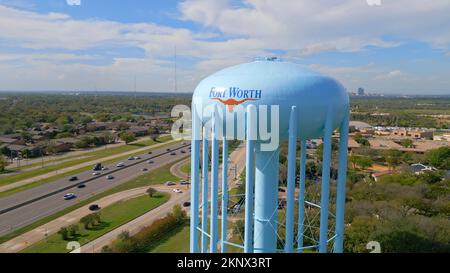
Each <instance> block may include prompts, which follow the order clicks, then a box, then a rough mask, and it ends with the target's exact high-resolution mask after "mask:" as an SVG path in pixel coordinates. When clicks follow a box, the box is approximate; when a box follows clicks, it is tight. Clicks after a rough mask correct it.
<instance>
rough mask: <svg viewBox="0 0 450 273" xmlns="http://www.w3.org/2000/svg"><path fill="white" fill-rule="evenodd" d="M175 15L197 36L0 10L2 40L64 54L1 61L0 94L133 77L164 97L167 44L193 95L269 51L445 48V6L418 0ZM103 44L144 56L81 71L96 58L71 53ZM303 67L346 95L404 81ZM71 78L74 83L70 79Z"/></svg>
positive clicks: (270, 4) (277, 4) (204, 8)
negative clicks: (405, 44)
mask: <svg viewBox="0 0 450 273" xmlns="http://www.w3.org/2000/svg"><path fill="white" fill-rule="evenodd" d="M0 1H1V0H0ZM0 3H1V2H0ZM71 3H72V2H71ZM233 3H234V2H233ZM178 8H179V12H180V14H179V16H180V18H181V19H182V20H189V21H194V22H196V23H198V24H199V25H200V28H199V29H201V30H200V31H198V32H194V31H191V30H189V29H185V28H174V27H167V26H163V25H157V24H154V23H121V22H116V21H110V20H100V19H89V20H77V19H74V18H72V17H70V16H68V15H67V14H62V13H47V14H42V13H37V12H33V11H24V10H19V9H15V8H11V7H6V6H2V5H0V25H2V26H9V27H7V28H3V27H2V28H0V39H1V40H2V41H8V43H9V44H12V45H14V46H17V48H27V49H33V50H36V51H38V52H47V51H48V52H50V51H49V50H51V49H57V50H58V52H60V51H63V52H66V51H68V52H70V53H64V54H62V53H58V54H55V53H39V54H34V53H33V54H0V81H1V82H2V87H1V89H69V90H70V89H75V88H76V89H81V90H84V89H86V90H92V89H93V88H94V86H97V88H98V89H100V90H124V89H130V87H131V86H132V78H133V75H138V79H141V80H138V81H139V82H140V85H141V86H142V87H143V89H145V90H154V91H166V90H172V86H173V80H172V79H173V68H172V67H171V63H170V62H168V61H167V60H169V59H171V58H172V56H173V51H174V45H177V49H178V53H179V54H180V55H182V56H181V57H184V58H188V59H190V60H192V63H193V65H192V67H189V68H188V69H183V68H182V67H180V68H179V75H178V79H179V81H180V83H179V86H180V87H181V86H182V87H181V88H180V89H182V90H192V89H193V88H194V87H195V85H196V84H197V83H198V81H199V80H200V79H201V78H202V77H204V76H206V75H208V74H210V73H212V72H214V71H216V70H218V69H221V68H223V67H225V66H228V65H233V64H236V63H240V62H245V61H248V60H251V59H253V58H255V57H260V56H265V55H270V54H271V52H272V51H271V50H282V51H284V52H287V53H286V55H285V56H283V57H284V59H288V60H289V59H294V60H299V59H300V60H301V59H302V58H304V56H306V55H312V54H317V53H320V52H324V51H339V52H357V51H361V50H367V47H368V46H376V47H395V46H398V45H399V44H401V43H402V41H403V40H415V41H423V42H426V43H429V44H430V45H432V46H434V47H437V48H443V49H444V50H445V51H448V50H449V45H450V22H449V21H450V20H448V14H450V1H447V0H435V1H430V2H429V3H427V4H426V5H424V4H423V1H420V0H397V1H389V2H387V1H383V3H382V5H381V6H377V7H376V8H374V7H371V6H368V5H367V3H366V2H365V1H364V0H361V1H354V0H315V1H309V0H283V1H278V0H264V1H261V0H246V1H244V2H243V4H241V5H233V4H232V3H231V1H227V0H217V1H210V0H197V1H194V0H188V1H184V2H182V3H180V4H179V6H178ZM202 26H203V28H202ZM386 37H394V38H391V39H386ZM395 37H398V39H395ZM105 46H106V47H108V48H111V47H117V48H123V47H137V48H140V49H142V50H144V52H145V57H143V58H141V59H139V58H135V59H131V58H116V59H114V60H112V63H108V64H102V65H99V64H96V65H89V64H86V62H83V61H86V60H95V58H96V56H91V55H86V54H85V53H83V54H81V53H77V52H78V51H79V50H83V52H85V50H88V49H91V48H96V47H105ZM64 50H65V51H64ZM14 62H21V63H22V65H17V64H16V63H14ZM83 63H84V64H83ZM311 67H313V68H314V69H317V70H319V71H322V72H324V73H327V74H331V75H333V76H335V77H336V78H338V79H339V80H342V81H343V82H344V83H346V84H347V85H348V86H350V87H351V88H353V87H355V86H358V85H361V86H365V85H368V86H369V87H374V88H375V87H386V88H390V86H383V84H384V80H385V79H388V78H389V79H390V82H391V83H392V82H394V81H399V80H402V81H403V82H405V81H406V79H407V77H406V76H408V74H407V73H406V71H405V72H403V71H400V70H399V71H400V73H401V74H398V72H395V71H396V69H393V68H389V67H378V66H376V65H375V64H367V65H359V66H351V65H348V64H344V65H342V64H341V65H338V64H335V65H334V66H329V65H328V66H327V65H323V64H321V65H312V66H311ZM399 68H401V69H402V70H403V68H402V67H401V66H399ZM11 75H14V77H10V76H11ZM68 75H72V76H71V77H69V76H68ZM381 76H384V78H382V77H381ZM15 77H20V80H17V79H15ZM80 78H82V79H83V82H80V81H76V80H74V79H80ZM161 79H164V80H161ZM424 80H428V79H425V78H424ZM437 82H441V84H442V82H444V83H445V82H446V80H443V81H442V79H441V80H437V81H436V80H434V81H433V84H434V83H437ZM426 83H427V82H426V81H425V82H423V84H424V85H425V84H426ZM414 84H415V86H417V83H414ZM138 85H139V84H138ZM144 87H145V88H144ZM387 90H389V89H387Z"/></svg>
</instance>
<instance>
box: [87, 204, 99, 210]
mask: <svg viewBox="0 0 450 273" xmlns="http://www.w3.org/2000/svg"><path fill="white" fill-rule="evenodd" d="M99 209H100V207H99V206H98V205H97V204H94V205H90V206H89V210H90V211H97V210H99Z"/></svg>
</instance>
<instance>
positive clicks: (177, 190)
mask: <svg viewBox="0 0 450 273" xmlns="http://www.w3.org/2000/svg"><path fill="white" fill-rule="evenodd" d="M172 191H173V192H174V193H183V192H182V191H181V190H180V189H173V190H172Z"/></svg>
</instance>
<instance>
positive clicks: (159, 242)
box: [145, 220, 189, 253]
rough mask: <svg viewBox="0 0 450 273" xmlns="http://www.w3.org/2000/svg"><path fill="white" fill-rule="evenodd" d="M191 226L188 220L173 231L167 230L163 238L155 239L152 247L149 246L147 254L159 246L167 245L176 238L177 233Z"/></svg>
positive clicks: (146, 250)
mask: <svg viewBox="0 0 450 273" xmlns="http://www.w3.org/2000/svg"><path fill="white" fill-rule="evenodd" d="M187 226H189V221H188V220H186V221H185V222H184V223H183V224H181V225H178V226H176V227H175V228H173V229H170V230H167V231H166V232H165V233H164V235H163V236H161V237H159V238H157V239H155V240H154V241H153V242H152V243H151V245H150V246H148V247H147V248H146V249H145V252H147V253H148V252H151V251H152V250H154V249H155V248H157V247H158V246H160V245H162V244H164V243H167V242H168V241H169V240H170V239H171V238H172V237H173V236H175V235H176V234H177V233H179V232H181V231H182V230H183V228H185V227H187Z"/></svg>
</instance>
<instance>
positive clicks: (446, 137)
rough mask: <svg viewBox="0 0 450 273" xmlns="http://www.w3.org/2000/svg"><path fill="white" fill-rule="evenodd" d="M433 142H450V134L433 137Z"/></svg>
mask: <svg viewBox="0 0 450 273" xmlns="http://www.w3.org/2000/svg"><path fill="white" fill-rule="evenodd" d="M433 140H435V141H449V142H450V134H444V135H436V136H433Z"/></svg>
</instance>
